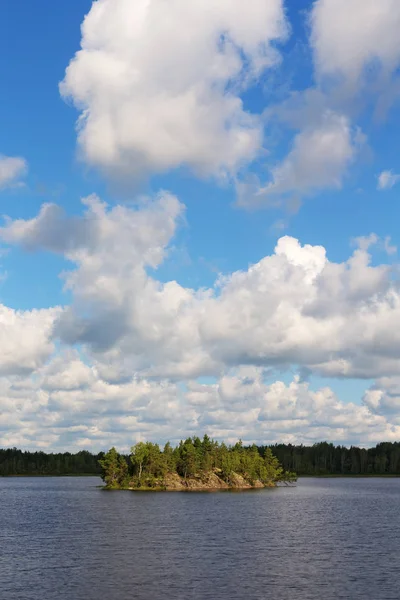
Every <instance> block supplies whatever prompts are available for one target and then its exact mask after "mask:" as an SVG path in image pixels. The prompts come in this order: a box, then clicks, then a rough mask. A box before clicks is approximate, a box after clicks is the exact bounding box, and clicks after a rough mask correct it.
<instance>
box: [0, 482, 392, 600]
mask: <svg viewBox="0 0 400 600" xmlns="http://www.w3.org/2000/svg"><path fill="white" fill-rule="evenodd" d="M100 483H101V481H100V479H97V478H95V477H88V478H75V477H74V478H72V477H71V478H12V479H0V542H1V558H0V590H1V591H0V596H1V599H2V600H14V599H15V600H55V599H57V600H92V599H93V600H95V599H96V600H99V599H100V600H103V599H104V600H128V599H135V600H142V599H143V600H144V599H146V600H159V599H160V600H161V599H162V600H170V599H171V600H172V599H174V600H179V599H182V600H190V599H201V600H203V599H204V600H208V599H210V600H215V599H223V600H225V599H227V600H228V599H229V600H232V599H246V600H256V599H257V600H261V599H271V600H274V599H276V600H286V599H287V600H331V599H332V600H333V599H335V600H337V599H340V598H347V599H349V600H357V599H360V600H361V599H362V600H365V599H371V600H391V599H393V600H398V599H399V598H400V567H399V557H400V479H301V480H300V481H299V483H298V485H297V486H296V487H295V488H278V489H273V490H257V491H247V492H220V493H173V492H169V493H168V492H165V493H163V492H161V493H151V492H142V493H140V492H139V493H137V492H136V493H135V492H129V491H128V492H105V491H102V490H101V489H99V488H98V487H97V486H98V485H99V484H100Z"/></svg>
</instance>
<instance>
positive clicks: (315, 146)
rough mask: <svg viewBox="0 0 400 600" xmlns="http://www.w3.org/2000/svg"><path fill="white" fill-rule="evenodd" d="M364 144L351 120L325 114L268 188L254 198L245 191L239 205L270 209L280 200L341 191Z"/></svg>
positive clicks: (301, 137) (300, 140)
mask: <svg viewBox="0 0 400 600" xmlns="http://www.w3.org/2000/svg"><path fill="white" fill-rule="evenodd" d="M360 141H362V140H361V138H360V133H359V132H358V131H353V130H352V128H351V125H350V122H349V119H347V118H346V117H345V116H343V115H337V114H335V113H333V112H331V111H325V113H324V114H323V116H322V119H321V121H320V122H319V123H317V124H312V125H311V126H306V127H305V128H304V129H302V131H301V132H300V133H298V134H297V135H296V137H295V138H294V140H293V145H292V149H291V150H290V152H289V154H288V155H287V156H286V157H285V159H284V160H283V161H282V162H281V163H280V164H278V165H277V166H276V167H274V168H273V169H272V170H271V177H272V181H271V182H270V183H268V184H267V185H266V186H265V187H259V186H256V187H255V189H254V190H253V193H252V195H251V196H249V194H248V193H247V194H246V191H244V193H243V190H242V191H241V194H239V204H242V205H246V206H249V205H253V206H257V205H263V204H267V205H268V204H270V203H271V202H272V203H273V202H276V198H278V199H279V198H285V197H289V198H291V197H293V196H294V197H297V198H299V199H300V198H302V197H304V196H307V195H310V194H312V193H315V192H317V191H319V190H322V189H324V188H333V189H335V188H336V189H340V188H341V186H342V181H343V177H344V175H345V174H346V171H347V169H348V167H349V166H350V164H351V163H352V162H353V161H354V159H355V157H356V154H357V151H358V146H359V144H360ZM247 191H249V190H247Z"/></svg>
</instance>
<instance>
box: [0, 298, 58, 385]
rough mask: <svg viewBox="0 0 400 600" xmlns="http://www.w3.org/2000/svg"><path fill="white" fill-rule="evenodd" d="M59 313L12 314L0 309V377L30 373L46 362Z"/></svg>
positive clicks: (14, 311) (1, 307) (51, 346)
mask: <svg viewBox="0 0 400 600" xmlns="http://www.w3.org/2000/svg"><path fill="white" fill-rule="evenodd" d="M60 312H61V309H59V308H50V309H42V310H31V311H16V310H12V309H11V308H7V307H6V306H4V305H2V304H1V305H0V375H9V374H18V373H30V372H32V371H35V370H36V369H37V368H38V367H40V366H41V365H42V364H43V363H44V362H45V361H46V360H47V359H48V358H49V356H50V355H51V354H52V352H53V351H54V343H53V340H52V329H53V325H54V321H55V319H56V317H57V316H58V315H59V314H60Z"/></svg>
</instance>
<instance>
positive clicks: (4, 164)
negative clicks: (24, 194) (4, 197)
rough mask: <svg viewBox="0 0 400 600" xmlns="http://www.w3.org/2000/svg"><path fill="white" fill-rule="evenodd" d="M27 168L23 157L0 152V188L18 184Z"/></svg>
mask: <svg viewBox="0 0 400 600" xmlns="http://www.w3.org/2000/svg"><path fill="white" fill-rule="evenodd" d="M27 170H28V164H27V162H26V160H25V159H24V158H21V157H18V156H4V155H3V154H0V190H1V189H3V188H6V187H10V186H14V185H18V183H19V182H20V179H21V178H22V177H23V176H24V175H25V173H26V172H27Z"/></svg>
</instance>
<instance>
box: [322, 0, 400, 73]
mask: <svg viewBox="0 0 400 600" xmlns="http://www.w3.org/2000/svg"><path fill="white" fill-rule="evenodd" d="M311 24H312V36H311V41H312V45H313V47H314V52H315V64H316V71H317V75H318V76H324V75H333V76H341V77H344V78H345V79H347V80H348V81H349V82H351V83H353V84H354V83H356V84H359V83H360V79H361V78H362V77H363V76H367V75H368V73H367V68H369V69H370V74H371V69H373V68H374V66H375V67H378V68H380V69H381V70H383V71H384V72H385V73H387V74H390V73H392V72H393V71H394V70H395V69H396V68H397V66H398V64H399V61H400V46H399V43H398V30H399V27H400V6H399V3H398V2H397V0H380V1H379V2H376V1H375V0H317V2H315V3H314V6H313V9H312V13H311Z"/></svg>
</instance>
